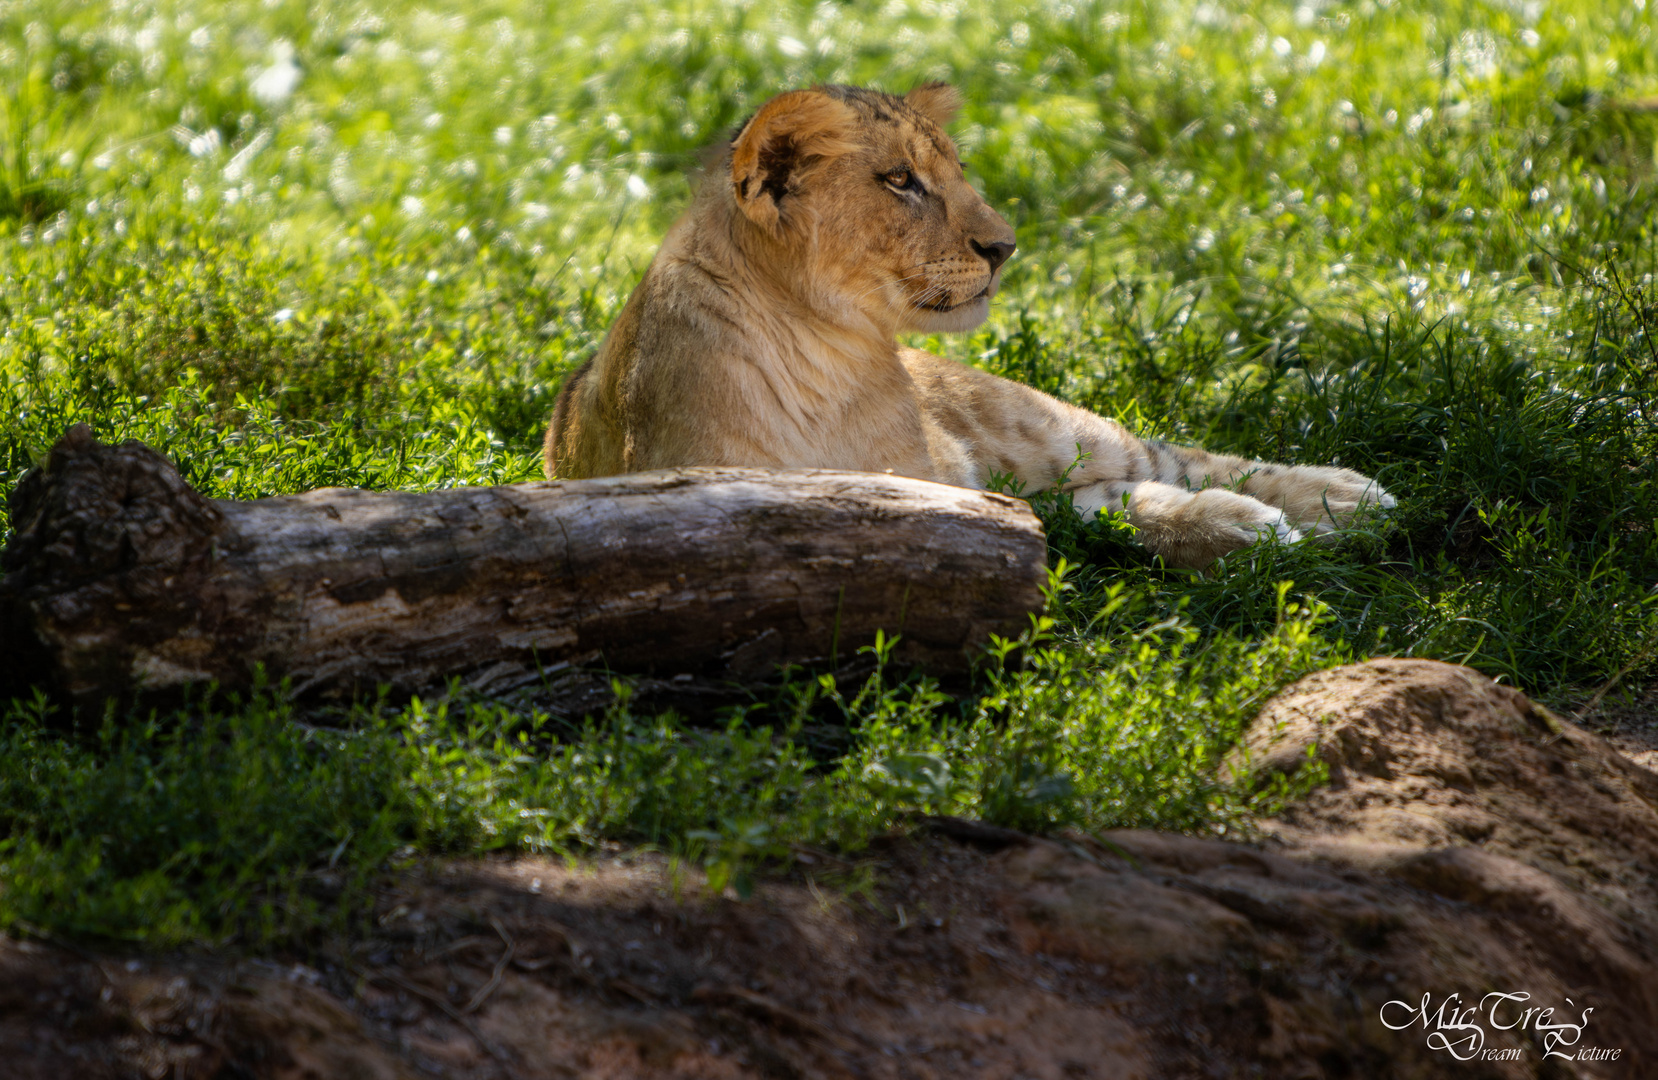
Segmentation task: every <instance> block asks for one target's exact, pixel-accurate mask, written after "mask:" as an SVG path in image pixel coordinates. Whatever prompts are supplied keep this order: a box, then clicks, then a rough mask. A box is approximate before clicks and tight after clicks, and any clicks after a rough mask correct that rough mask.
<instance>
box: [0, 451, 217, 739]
mask: <svg viewBox="0 0 1658 1080" xmlns="http://www.w3.org/2000/svg"><path fill="white" fill-rule="evenodd" d="M8 509H9V510H10V512H11V520H12V525H13V527H14V529H15V534H14V536H13V537H12V540H11V543H9V544H8V545H7V546H6V548H5V550H4V552H0V571H3V572H4V575H5V576H4V577H3V578H0V648H4V649H5V655H6V656H7V657H8V658H18V659H19V660H22V661H23V662H17V663H8V664H6V665H5V667H6V668H7V669H8V672H9V674H8V675H6V676H0V679H4V681H5V682H7V683H9V684H10V685H0V691H4V692H9V693H13V694H15V693H18V692H19V691H21V690H23V689H25V688H27V687H28V686H30V685H40V684H45V685H49V686H51V687H52V688H53V689H54V690H55V691H57V696H59V697H60V698H66V699H68V700H69V701H70V702H72V703H74V704H75V705H76V707H77V709H81V707H82V706H83V705H84V706H86V707H87V708H93V707H95V709H96V711H97V712H98V713H101V712H102V706H103V696H104V694H105V693H107V692H109V691H111V690H116V689H118V688H121V687H123V686H127V685H130V684H131V683H132V675H131V670H130V669H131V666H132V661H133V657H134V656H135V655H136V654H137V652H138V651H139V650H141V649H142V648H143V646H144V645H145V644H146V643H147V642H148V641H153V640H158V639H160V638H165V637H168V636H170V635H171V634H172V633H173V631H174V630H176V629H177V628H178V627H179V626H180V625H183V624H185V623H188V622H189V621H190V620H191V619H192V618H193V617H194V615H195V610H196V608H197V606H198V604H199V601H200V597H199V596H196V595H192V594H191V593H192V591H191V590H190V589H189V588H188V587H187V583H188V581H189V580H190V579H192V578H194V577H198V576H200V574H201V573H202V572H203V570H204V569H205V567H206V566H207V565H208V564H209V563H210V562H211V561H212V557H213V546H214V540H215V537H216V536H217V535H218V532H219V528H220V525H221V516H220V514H219V511H218V510H217V509H216V508H215V507H214V506H213V504H212V503H211V502H210V501H209V500H207V499H206V498H204V497H203V496H202V495H201V494H200V493H198V492H197V491H196V490H195V489H193V488H191V487H190V485H189V484H187V483H185V482H184V480H183V478H182V477H180V476H179V473H178V470H177V469H176V468H174V466H173V463H172V462H170V461H168V460H167V459H166V458H165V457H163V456H162V455H161V454H158V453H156V452H155V451H154V450H152V449H150V448H149V447H148V446H145V445H144V444H143V443H141V442H137V441H136V440H128V441H126V442H124V443H121V444H119V445H114V446H111V445H107V444H105V443H101V442H99V441H98V440H97V438H95V437H94V436H93V434H92V429H91V428H90V427H89V426H88V425H86V424H84V423H81V424H76V425H75V426H74V427H72V428H70V429H69V431H68V432H67V433H66V434H65V435H64V436H63V438H62V439H60V440H58V443H57V445H55V446H54V447H52V450H51V453H50V454H49V455H48V456H47V459H46V461H45V463H44V464H43V465H41V466H39V467H37V468H35V469H33V470H31V471H30V472H28V473H27V474H25V475H24V477H23V479H22V480H21V481H20V482H19V483H18V485H17V487H16V488H15V489H14V490H13V491H12V493H11V496H10V498H9V500H8ZM82 711H84V710H82Z"/></svg>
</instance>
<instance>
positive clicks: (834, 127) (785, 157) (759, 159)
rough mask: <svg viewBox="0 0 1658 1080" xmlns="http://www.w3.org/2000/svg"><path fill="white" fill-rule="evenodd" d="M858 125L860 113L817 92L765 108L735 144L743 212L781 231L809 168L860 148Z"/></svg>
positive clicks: (798, 93) (735, 179)
mask: <svg viewBox="0 0 1658 1080" xmlns="http://www.w3.org/2000/svg"><path fill="white" fill-rule="evenodd" d="M856 123H857V114H856V113H854V112H853V111H852V110H851V109H849V108H848V107H847V106H846V105H844V104H842V103H841V102H839V101H836V100H835V99H834V98H832V97H830V96H829V95H828V94H824V93H820V92H818V91H816V90H791V91H789V92H788V93H786V94H779V95H778V96H777V97H774V98H772V99H771V100H770V101H768V102H766V103H765V105H763V106H761V108H760V111H759V112H757V113H755V114H754V117H753V119H751V120H750V121H749V122H748V123H746V124H744V125H743V128H742V130H741V131H739V132H737V137H736V138H735V139H733V140H732V143H731V188H732V192H733V194H735V195H736V197H737V206H738V208H739V209H741V210H742V212H743V214H744V216H746V217H747V218H748V219H749V220H750V221H752V222H754V223H755V224H756V225H759V226H761V227H762V228H764V229H766V230H768V231H770V232H773V233H776V232H778V231H779V229H780V227H781V225H782V224H783V221H784V219H785V218H786V216H787V214H788V207H787V206H786V201H787V198H788V196H790V195H792V194H795V193H796V192H798V191H799V190H800V183H801V180H802V179H803V177H804V175H805V173H806V172H807V171H808V170H809V168H810V167H811V166H813V165H815V164H817V163H818V162H820V161H823V160H825V159H827V158H831V157H835V156H837V155H839V154H844V153H848V152H850V151H852V150H855V149H857V146H856V144H855V143H854V142H853V141H852V135H853V129H854V127H855V125H856Z"/></svg>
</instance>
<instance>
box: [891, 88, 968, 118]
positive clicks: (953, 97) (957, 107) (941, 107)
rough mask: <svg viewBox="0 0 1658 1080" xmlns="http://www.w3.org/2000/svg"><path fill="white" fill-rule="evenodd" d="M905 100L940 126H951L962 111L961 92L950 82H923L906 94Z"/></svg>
mask: <svg viewBox="0 0 1658 1080" xmlns="http://www.w3.org/2000/svg"><path fill="white" fill-rule="evenodd" d="M904 100H905V101H906V102H908V103H909V106H910V108H912V109H914V110H915V111H916V112H918V113H920V114H921V115H922V116H925V117H926V118H927V119H929V120H931V121H932V122H933V123H935V124H937V125H938V126H939V127H949V126H950V121H952V120H954V119H955V118H956V114H957V113H959V112H961V92H960V91H958V90H957V89H956V88H955V87H953V86H951V85H950V84H949V83H941V82H930V83H923V84H921V85H920V86H918V87H916V88H915V89H914V90H911V91H910V92H909V93H907V94H905V95H904Z"/></svg>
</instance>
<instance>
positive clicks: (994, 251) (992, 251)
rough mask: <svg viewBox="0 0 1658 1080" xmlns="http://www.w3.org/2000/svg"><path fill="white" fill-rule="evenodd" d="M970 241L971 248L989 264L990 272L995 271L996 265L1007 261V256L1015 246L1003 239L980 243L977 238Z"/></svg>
mask: <svg viewBox="0 0 1658 1080" xmlns="http://www.w3.org/2000/svg"><path fill="white" fill-rule="evenodd" d="M972 243H973V250H974V251H976V252H978V253H979V254H980V255H982V256H984V261H985V262H987V263H989V264H990V272H991V273H992V274H994V273H995V272H996V268H997V267H998V266H1001V265H1002V264H1003V263H1005V262H1007V258H1008V256H1009V255H1012V254H1013V249H1014V247H1015V246H1016V245H1014V244H1010V243H1007V242H1006V241H1003V240H998V241H996V242H995V243H993V244H981V243H979V242H978V241H977V240H974V241H973V242H972Z"/></svg>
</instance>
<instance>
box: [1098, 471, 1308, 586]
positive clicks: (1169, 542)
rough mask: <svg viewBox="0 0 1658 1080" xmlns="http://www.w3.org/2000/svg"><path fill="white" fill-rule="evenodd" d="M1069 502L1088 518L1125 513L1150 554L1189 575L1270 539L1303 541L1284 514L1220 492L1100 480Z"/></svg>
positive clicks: (1259, 503) (1223, 491) (1245, 496)
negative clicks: (1157, 556)
mask: <svg viewBox="0 0 1658 1080" xmlns="http://www.w3.org/2000/svg"><path fill="white" fill-rule="evenodd" d="M1071 501H1072V505H1073V506H1074V507H1076V510H1077V512H1078V513H1079V514H1081V515H1083V517H1085V518H1091V517H1093V516H1094V513H1095V512H1096V511H1099V510H1106V511H1113V510H1115V511H1124V510H1126V511H1127V513H1128V521H1129V524H1131V525H1133V526H1134V528H1135V530H1136V531H1137V533H1138V537H1137V538H1138V539H1139V541H1140V543H1142V544H1143V545H1145V547H1146V549H1147V550H1148V551H1150V552H1151V553H1152V554H1154V555H1160V556H1162V558H1163V561H1164V562H1166V563H1168V564H1169V565H1170V566H1178V567H1182V568H1185V569H1190V570H1197V569H1202V568H1203V567H1205V566H1208V565H1209V564H1210V563H1212V562H1214V561H1215V560H1216V559H1219V558H1222V557H1224V556H1226V555H1230V554H1231V553H1233V552H1234V551H1237V550H1239V549H1240V548H1245V547H1248V546H1249V545H1250V544H1253V543H1255V542H1256V541H1258V540H1263V539H1266V538H1268V537H1277V538H1278V539H1279V540H1283V541H1286V542H1290V541H1295V540H1299V539H1301V533H1300V532H1299V531H1298V530H1297V529H1296V528H1295V526H1294V525H1292V524H1291V523H1290V521H1289V520H1288V519H1287V518H1286V517H1285V515H1284V512H1283V511H1282V510H1280V509H1278V508H1277V507H1275V506H1268V505H1267V504H1266V503H1264V502H1262V501H1261V500H1259V499H1255V498H1251V497H1250V496H1248V495H1240V494H1238V493H1237V492H1234V491H1228V490H1226V489H1225V488H1219V487H1211V488H1201V489H1198V490H1195V491H1194V490H1190V489H1188V488H1186V487H1177V486H1176V485H1174V484H1165V483H1160V482H1159V481H1156V480H1141V481H1096V482H1094V483H1092V484H1088V485H1086V486H1084V487H1081V488H1075V489H1073V490H1072V493H1071Z"/></svg>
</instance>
